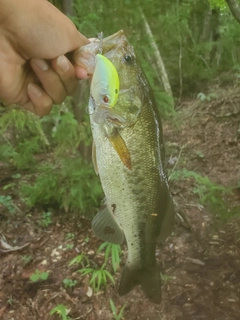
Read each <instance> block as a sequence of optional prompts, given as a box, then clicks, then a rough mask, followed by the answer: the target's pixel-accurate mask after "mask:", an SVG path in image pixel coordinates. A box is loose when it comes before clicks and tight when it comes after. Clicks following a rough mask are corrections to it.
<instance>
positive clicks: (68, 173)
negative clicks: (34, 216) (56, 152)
mask: <svg viewBox="0 0 240 320" xmlns="http://www.w3.org/2000/svg"><path fill="white" fill-rule="evenodd" d="M21 194H22V196H23V198H24V199H25V202H26V203H27V205H28V206H29V207H31V208H32V207H34V206H36V205H41V206H44V205H45V206H48V207H53V208H54V207H56V208H59V207H60V208H64V210H65V211H66V212H68V211H79V210H81V211H82V212H87V211H88V210H89V209H90V208H92V207H94V206H97V205H98V203H99V201H100V199H101V196H102V189H101V185H100V183H99V179H98V178H97V176H96V175H95V173H94V171H93V169H92V167H91V165H89V164H87V163H86V161H84V160H83V159H82V158H81V157H78V158H68V159H62V160H59V161H58V162H57V163H52V162H51V163H46V164H42V165H41V166H40V167H39V168H38V175H37V177H36V180H35V181H34V182H33V183H29V182H23V183H22V184H21Z"/></svg>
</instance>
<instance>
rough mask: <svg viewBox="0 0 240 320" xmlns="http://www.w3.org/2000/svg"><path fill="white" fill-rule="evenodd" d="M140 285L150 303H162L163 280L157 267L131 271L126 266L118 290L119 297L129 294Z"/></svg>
mask: <svg viewBox="0 0 240 320" xmlns="http://www.w3.org/2000/svg"><path fill="white" fill-rule="evenodd" d="M139 284H141V286H142V289H143V291H144V293H145V295H146V296H147V298H148V299H149V300H150V301H152V302H154V303H160V302H161V278H160V270H159V268H158V266H157V265H155V266H154V267H152V268H144V269H140V270H136V269H135V270H131V269H130V268H129V267H128V266H125V267H124V268H123V272H122V278H121V281H120V286H119V290H118V292H119V295H120V296H123V295H125V294H127V293H128V292H130V291H131V290H132V289H133V288H134V287H136V286H137V285H139Z"/></svg>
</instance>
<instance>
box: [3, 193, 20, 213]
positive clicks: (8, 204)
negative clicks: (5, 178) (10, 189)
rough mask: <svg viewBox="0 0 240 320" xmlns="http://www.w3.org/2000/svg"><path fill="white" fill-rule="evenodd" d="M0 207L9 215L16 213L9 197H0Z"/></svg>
mask: <svg viewBox="0 0 240 320" xmlns="http://www.w3.org/2000/svg"><path fill="white" fill-rule="evenodd" d="M0 205H2V206H4V207H5V208H6V209H7V210H8V211H9V212H10V213H11V214H14V213H15V211H16V210H15V206H14V205H13V202H12V197H11V196H4V195H0Z"/></svg>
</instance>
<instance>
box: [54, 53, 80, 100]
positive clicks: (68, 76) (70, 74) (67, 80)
mask: <svg viewBox="0 0 240 320" xmlns="http://www.w3.org/2000/svg"><path fill="white" fill-rule="evenodd" d="M51 65H52V68H53V70H54V71H55V72H56V73H57V74H58V76H59V78H60V79H61V82H62V84H63V86H64V88H65V90H66V93H67V95H71V94H72V93H74V91H75V89H76V87H77V83H78V80H77V78H76V75H75V69H74V67H73V65H72V64H71V62H70V61H69V60H68V59H67V58H66V57H65V56H64V55H61V56H59V57H58V58H56V59H53V60H52V61H51Z"/></svg>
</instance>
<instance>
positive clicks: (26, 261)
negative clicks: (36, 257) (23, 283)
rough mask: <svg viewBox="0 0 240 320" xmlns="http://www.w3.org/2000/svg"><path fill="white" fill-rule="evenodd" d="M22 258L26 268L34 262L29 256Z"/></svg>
mask: <svg viewBox="0 0 240 320" xmlns="http://www.w3.org/2000/svg"><path fill="white" fill-rule="evenodd" d="M21 258H22V261H23V264H24V266H26V265H27V264H28V263H29V262H31V261H32V256H30V255H29V256H22V257H21Z"/></svg>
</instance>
